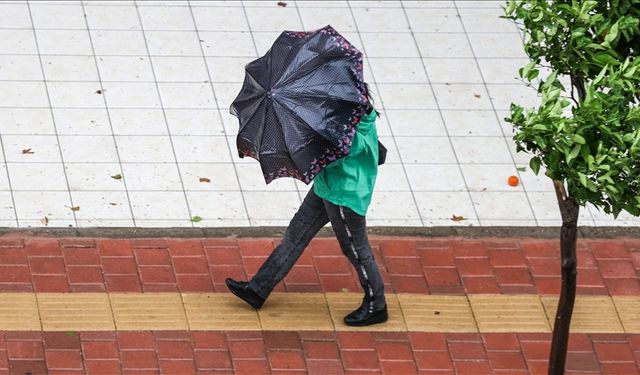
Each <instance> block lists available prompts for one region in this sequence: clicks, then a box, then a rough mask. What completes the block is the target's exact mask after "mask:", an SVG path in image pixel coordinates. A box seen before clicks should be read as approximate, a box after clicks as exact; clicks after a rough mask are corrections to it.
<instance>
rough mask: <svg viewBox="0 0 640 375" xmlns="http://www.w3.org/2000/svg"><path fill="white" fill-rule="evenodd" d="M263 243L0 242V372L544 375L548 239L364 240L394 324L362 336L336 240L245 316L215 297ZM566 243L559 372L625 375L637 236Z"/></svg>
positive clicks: (311, 254)
mask: <svg viewBox="0 0 640 375" xmlns="http://www.w3.org/2000/svg"><path fill="white" fill-rule="evenodd" d="M275 241H277V240H274V239H271V238H245V239H235V238H193V239H177V238H155V239H145V238H139V239H105V238H51V237H49V238H47V237H29V236H26V237H25V236H23V235H21V234H17V235H9V236H4V237H2V238H0V271H2V272H0V290H1V291H2V293H0V298H1V299H2V303H1V304H0V316H1V318H0V338H1V339H0V374H2V373H7V374H8V373H12V374H24V373H27V372H30V373H31V374H32V375H36V374H44V371H45V370H44V369H45V368H47V369H48V371H49V372H48V373H49V374H63V373H64V374H83V373H88V374H119V373H123V374H180V375H184V374H196V373H197V374H210V373H211V374H213V373H234V372H235V373H238V374H259V373H285V372H286V373H301V374H302V373H311V374H343V373H349V374H356V373H358V374H360V373H372V374H374V373H385V374H387V373H388V374H413V373H424V374H436V373H437V374H454V373H455V374H491V373H493V374H527V373H532V374H543V373H545V370H546V358H547V356H548V351H549V342H550V327H551V324H550V322H551V321H552V320H553V318H552V316H553V309H554V306H555V302H554V301H555V297H556V296H557V295H556V293H557V289H558V285H559V277H558V272H559V264H558V247H557V241H556V240H535V239H529V238H482V239H475V240H469V239H463V238H438V239H426V238H401V237H397V238H394V237H373V238H372V244H373V247H374V252H375V254H376V257H377V259H378V261H379V263H380V266H381V268H382V271H383V277H384V279H385V285H386V289H387V291H388V298H389V304H390V309H391V320H390V321H389V322H388V323H387V324H384V325H378V326H373V327H368V328H365V329H353V328H350V327H346V326H344V325H343V324H342V323H341V317H342V316H343V315H344V314H345V313H346V312H348V311H349V309H350V308H352V307H355V306H356V305H357V304H358V301H359V298H360V297H359V294H358V293H357V292H358V291H359V289H358V285H357V279H356V276H355V275H354V274H353V272H352V270H351V268H350V266H349V265H348V264H347V263H346V262H345V258H344V257H343V256H342V255H341V253H340V250H339V248H338V247H337V243H336V242H335V240H333V239H324V238H319V239H316V240H314V241H313V242H312V244H311V245H310V247H309V249H307V251H306V252H305V253H304V255H303V256H302V258H301V259H300V261H299V262H298V264H297V265H296V267H295V268H294V270H293V271H292V273H291V274H290V275H289V276H288V277H287V278H286V279H285V282H284V283H283V284H282V285H281V286H279V288H278V290H277V293H275V294H274V295H273V296H272V298H271V299H270V300H269V301H268V302H267V304H265V306H264V307H263V309H261V310H260V311H259V312H258V313H256V312H255V311H254V310H252V309H250V308H248V307H247V306H245V305H244V304H242V303H240V302H238V300H237V299H235V298H234V297H233V296H231V295H230V294H229V293H227V291H226V289H225V288H224V285H223V280H224V278H225V277H228V276H233V277H237V278H246V277H248V276H250V275H252V274H253V273H254V272H255V270H256V269H257V267H258V266H259V264H260V263H261V262H262V261H263V260H264V257H266V256H267V254H268V253H269V251H270V249H271V248H272V246H273V244H274V242H275ZM579 246H580V250H579V252H578V253H579V273H578V274H579V281H578V283H579V288H578V294H579V296H578V301H577V304H576V310H575V314H574V319H573V325H572V332H573V333H572V337H571V344H570V349H569V356H568V369H569V373H575V374H599V373H606V374H638V373H640V367H639V366H640V324H639V323H638V322H640V313H639V311H640V281H639V279H638V275H639V274H640V240H638V239H637V238H621V239H614V240H589V239H584V240H580V242H579ZM9 369H11V370H9ZM9 371H12V372H9Z"/></svg>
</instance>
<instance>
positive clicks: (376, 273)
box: [324, 201, 387, 325]
mask: <svg viewBox="0 0 640 375" xmlns="http://www.w3.org/2000/svg"><path fill="white" fill-rule="evenodd" d="M324 205H325V210H326V212H327V215H328V216H329V219H330V220H331V226H332V227H333V231H334V232H335V234H336V238H337V239H338V242H339V243H340V247H341V249H342V252H343V253H344V254H345V255H346V256H347V258H349V260H350V261H351V264H353V266H354V268H355V269H356V272H357V273H358V278H359V280H360V285H361V286H362V289H363V290H364V293H365V295H364V299H363V304H362V306H361V307H360V309H358V310H356V311H354V313H356V312H359V313H360V315H361V316H360V317H361V318H362V319H365V318H366V316H370V315H371V314H374V313H376V312H379V311H382V310H384V311H385V313H384V316H385V317H384V319H383V320H380V321H384V320H386V306H387V304H386V300H385V297H384V282H383V280H382V275H381V274H380V269H379V268H378V264H377V263H376V260H375V257H374V256H373V252H372V250H371V245H370V244H369V239H368V237H367V223H366V218H365V217H364V216H361V215H358V214H357V213H355V212H353V211H352V210H351V209H349V208H348V207H343V206H336V205H334V204H332V203H330V202H327V201H324ZM360 310H361V311H360ZM352 314H353V313H352ZM352 314H349V315H352ZM348 317H349V316H347V317H346V318H345V322H346V319H347V318H348ZM380 321H377V322H380ZM347 324H349V323H348V322H347ZM369 324H371V323H369ZM365 325H366V324H365Z"/></svg>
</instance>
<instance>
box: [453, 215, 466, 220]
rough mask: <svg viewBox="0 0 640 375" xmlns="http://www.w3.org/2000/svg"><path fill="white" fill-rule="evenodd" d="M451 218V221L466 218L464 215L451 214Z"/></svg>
mask: <svg viewBox="0 0 640 375" xmlns="http://www.w3.org/2000/svg"><path fill="white" fill-rule="evenodd" d="M451 220H452V221H462V220H467V218H466V217H464V216H457V215H453V216H451Z"/></svg>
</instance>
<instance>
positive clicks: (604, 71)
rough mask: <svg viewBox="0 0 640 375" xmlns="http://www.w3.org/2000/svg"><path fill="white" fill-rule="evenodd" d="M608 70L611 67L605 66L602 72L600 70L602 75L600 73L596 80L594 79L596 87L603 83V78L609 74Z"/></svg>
mask: <svg viewBox="0 0 640 375" xmlns="http://www.w3.org/2000/svg"><path fill="white" fill-rule="evenodd" d="M608 68H609V65H605V66H604V68H602V70H600V73H598V75H597V76H596V78H594V79H593V82H592V84H593V85H594V86H595V85H597V84H598V83H600V81H602V78H603V77H604V75H605V74H606V73H607V70H608Z"/></svg>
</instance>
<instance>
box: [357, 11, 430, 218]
mask: <svg viewBox="0 0 640 375" xmlns="http://www.w3.org/2000/svg"><path fill="white" fill-rule="evenodd" d="M347 5H348V6H349V14H350V16H351V20H352V21H353V25H354V27H355V29H356V33H357V35H358V39H359V40H360V44H361V46H362V52H363V55H366V52H367V49H366V47H365V43H364V39H362V35H361V34H360V27H359V26H358V20H357V19H356V16H355V14H354V13H353V8H352V6H351V2H350V1H349V0H347ZM364 66H369V67H371V65H370V64H369V63H368V62H366V61H364V56H363V69H364ZM369 74H370V75H371V77H372V79H373V81H374V85H375V87H376V90H377V89H378V84H377V83H375V81H376V77H375V72H374V71H373V69H369ZM378 96H379V97H378V98H377V99H378V100H379V101H380V106H381V107H382V110H383V111H385V112H386V110H387V109H386V106H385V104H384V100H382V97H381V96H380V95H379V94H378ZM387 123H388V124H389V132H390V133H391V139H393V146H395V149H396V151H397V152H398V159H400V163H399V164H400V165H401V166H402V171H403V173H404V176H405V178H406V179H407V185H408V186H409V191H410V192H411V200H412V201H413V204H414V206H415V212H416V213H417V214H418V219H419V220H420V223H421V224H422V226H423V227H424V226H425V220H424V218H423V217H422V213H421V212H420V206H419V205H418V201H417V199H416V195H415V192H414V191H413V188H412V187H411V180H410V179H409V174H408V173H407V168H406V166H405V164H404V161H403V158H402V155H401V154H400V148H399V147H398V143H397V142H396V137H395V135H394V134H393V130H392V129H393V127H392V126H391V121H389V118H388V117H387Z"/></svg>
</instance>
